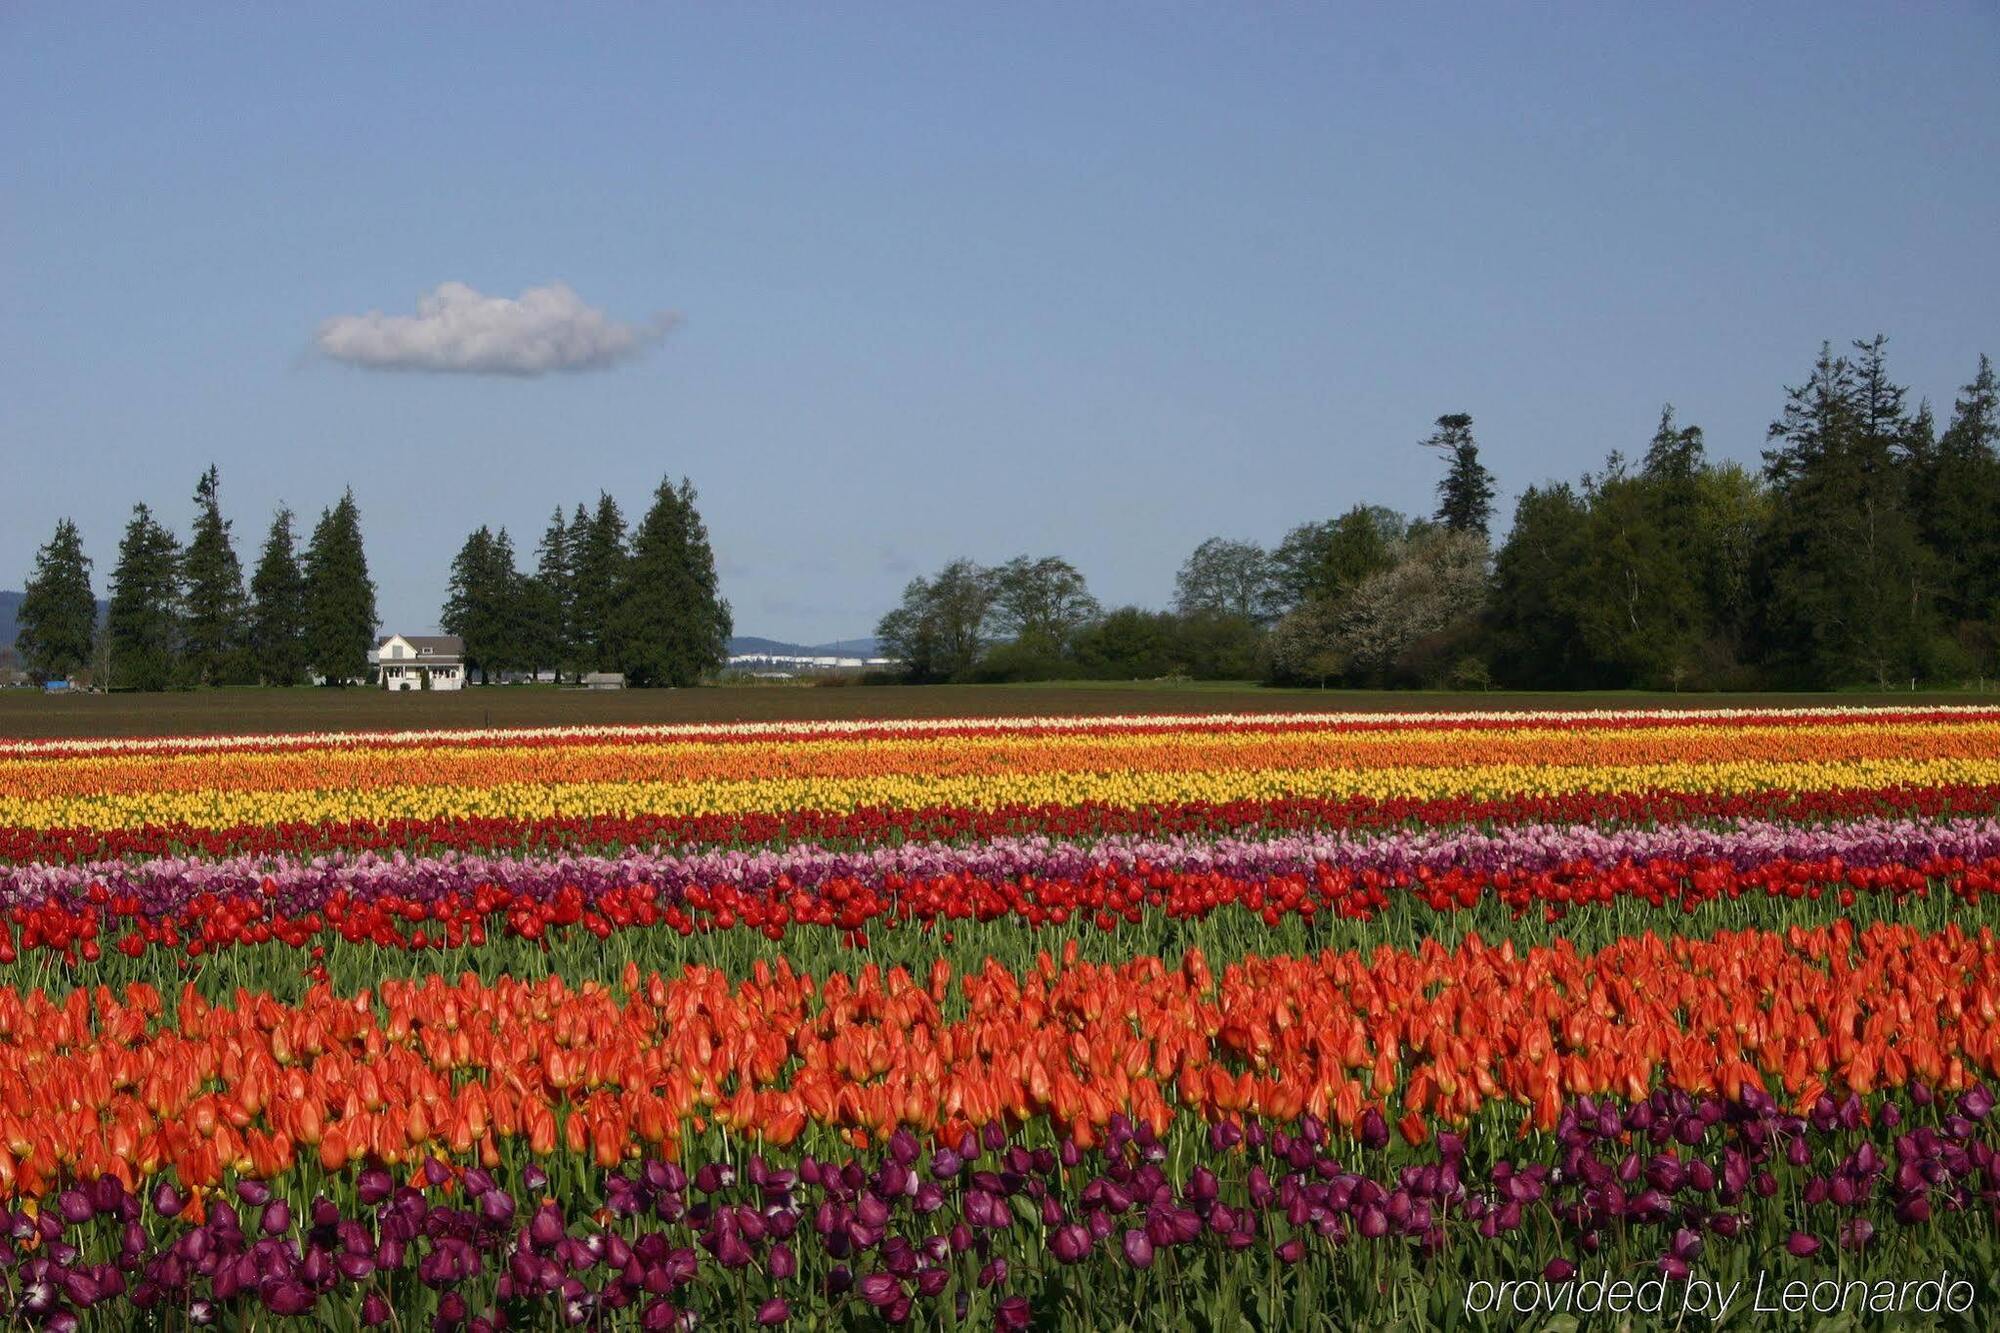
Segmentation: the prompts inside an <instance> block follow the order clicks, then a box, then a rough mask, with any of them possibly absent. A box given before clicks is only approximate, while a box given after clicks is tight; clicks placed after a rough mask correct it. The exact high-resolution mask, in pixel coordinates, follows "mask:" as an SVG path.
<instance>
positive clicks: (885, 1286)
mask: <svg viewBox="0 0 2000 1333" xmlns="http://www.w3.org/2000/svg"><path fill="white" fill-rule="evenodd" d="M855 1290H857V1291H859V1292H860V1293H861V1299H862V1300H864V1301H867V1302H868V1303H869V1304H870V1305H872V1306H874V1307H875V1308H876V1309H878V1310H886V1309H888V1308H889V1307H890V1306H892V1305H894V1304H895V1303H896V1302H897V1300H898V1299H900V1298H901V1297H902V1294H903V1284H902V1283H901V1282H899V1281H897V1280H896V1279H895V1278H894V1277H892V1276H891V1275H890V1274H888V1273H870V1274H869V1275H868V1276H866V1277H864V1278H862V1279H861V1281H860V1282H859V1283H857V1284H856V1287H855Z"/></svg>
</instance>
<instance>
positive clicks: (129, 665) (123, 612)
mask: <svg viewBox="0 0 2000 1333" xmlns="http://www.w3.org/2000/svg"><path fill="white" fill-rule="evenodd" d="M180 563H181V551H180V543H179V542H177V541H175V540H174V534H173V533H171V532H169V531H167V530H166V528H164V527H162V526H161V525H160V524H159V522H158V521H157V520H155V519H154V518H153V511H152V510H150V509H148V508H147V507H146V506H145V505H143V504H141V505H134V506H133V507H132V519H131V521H130V522H129V523H127V524H126V525H125V536H124V538H123V539H122V540H120V542H119V543H118V567H117V568H116V569H114V570H113V571H112V574H111V610H110V614H109V617H108V618H107V620H106V622H105V634H106V638H107V642H108V644H109V649H110V664H109V665H110V684H111V685H112V686H115V687H116V688H119V689H128V690H164V689H166V688H167V687H168V686H169V685H171V684H173V683H174V680H175V677H176V673H177V671H178V668H179V663H180V647H181V620H180V617H181V595H180V593H181V569H180Z"/></svg>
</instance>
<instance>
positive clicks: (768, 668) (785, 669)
mask: <svg viewBox="0 0 2000 1333" xmlns="http://www.w3.org/2000/svg"><path fill="white" fill-rule="evenodd" d="M897 665H898V663H897V661H896V659H894V658H892V657H841V656H832V655H827V654H814V655H812V656H806V655H803V654H798V653H737V654H735V655H734V656H732V657H731V658H730V659H729V666H730V668H731V669H732V670H736V671H747V672H749V673H750V674H752V675H755V676H764V677H771V678H783V677H785V676H789V675H792V674H794V673H797V672H814V671H863V670H867V671H879V670H886V669H888V668H891V667H894V666H897Z"/></svg>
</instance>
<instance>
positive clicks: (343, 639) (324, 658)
mask: <svg viewBox="0 0 2000 1333" xmlns="http://www.w3.org/2000/svg"><path fill="white" fill-rule="evenodd" d="M305 571H306V661H307V663H308V664H310V666H311V667H312V669H313V670H314V671H316V672H317V673H319V675H320V676H321V677H322V678H323V679H324V680H325V682H326V683H327V684H329V685H346V684H348V683H350V682H352V681H361V680H366V679H367V677H368V650H369V649H371V648H373V647H374V646H375V627H376V625H377V623H378V622H377V619H376V615H375V584H374V583H373V582H372V581H371V580H370V579H369V577H368V557H367V554H366V552H364V551H363V549H362V544H361V510H360V508H359V506H357V505H356V504H355V503H354V492H353V491H352V490H349V491H347V492H346V493H345V494H343V495H342V496H341V497H340V503H338V504H336V505H335V506H334V507H333V508H331V509H327V510H322V511H321V513H320V518H319V522H318V523H317V524H315V525H314V526H313V535H312V543H311V545H309V546H308V547H307V548H306V558H305Z"/></svg>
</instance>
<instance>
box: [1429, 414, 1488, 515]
mask: <svg viewBox="0 0 2000 1333" xmlns="http://www.w3.org/2000/svg"><path fill="white" fill-rule="evenodd" d="M1424 447H1425V448H1426V449H1436V450H1437V451H1438V452H1440V453H1442V454H1444V455H1445V456H1446V457H1447V458H1449V459H1450V460H1451V466H1450V467H1449V468H1447V469H1446V471H1445V474H1444V479H1443V480H1442V481H1440V482H1438V510H1437V518H1438V522H1440V523H1442V524H1444V525H1445V527H1446V528H1448V529H1450V530H1451V531H1453V532H1476V533H1478V534H1480V535H1481V536H1485V535H1486V528H1487V524H1488V523H1490V522H1491V521H1492V518H1493V493H1494V491H1493V474H1492V473H1491V472H1489V471H1487V470H1486V468H1485V466H1484V465H1483V464H1481V463H1480V461H1479V445H1478V444H1477V443H1475V442H1474V441H1473V438H1472V418H1471V417H1469V416H1467V415H1466V414H1465V413H1463V412H1454V413H1451V414H1449V415H1447V416H1441V417H1439V418H1438V419H1437V429H1436V430H1435V431H1433V432H1431V435H1430V437H1429V438H1428V439H1426V440H1425V441H1424Z"/></svg>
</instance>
